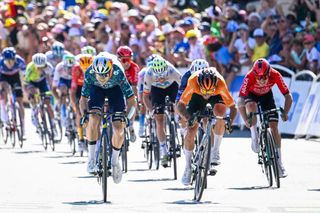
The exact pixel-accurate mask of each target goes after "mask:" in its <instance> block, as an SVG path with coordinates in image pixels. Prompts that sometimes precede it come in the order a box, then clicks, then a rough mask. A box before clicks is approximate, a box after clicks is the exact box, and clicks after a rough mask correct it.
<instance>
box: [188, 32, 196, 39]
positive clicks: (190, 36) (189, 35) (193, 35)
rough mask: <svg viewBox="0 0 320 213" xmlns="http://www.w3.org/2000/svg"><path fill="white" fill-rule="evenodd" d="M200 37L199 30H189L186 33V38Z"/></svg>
mask: <svg viewBox="0 0 320 213" xmlns="http://www.w3.org/2000/svg"><path fill="white" fill-rule="evenodd" d="M193 37H198V35H197V32H196V31H195V30H188V31H187V33H186V38H188V39H189V38H193Z"/></svg>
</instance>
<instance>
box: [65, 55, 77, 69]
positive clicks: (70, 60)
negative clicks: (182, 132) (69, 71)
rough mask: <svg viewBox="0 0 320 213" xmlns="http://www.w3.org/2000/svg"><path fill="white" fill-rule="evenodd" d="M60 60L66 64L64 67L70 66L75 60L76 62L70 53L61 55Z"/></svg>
mask: <svg viewBox="0 0 320 213" xmlns="http://www.w3.org/2000/svg"><path fill="white" fill-rule="evenodd" d="M62 62H63V65H64V66H66V67H69V68H70V67H72V66H73V65H74V64H75V62H76V59H75V57H74V56H73V55H70V54H66V55H64V56H63V58H62Z"/></svg>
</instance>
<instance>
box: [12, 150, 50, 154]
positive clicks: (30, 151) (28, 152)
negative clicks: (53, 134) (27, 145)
mask: <svg viewBox="0 0 320 213" xmlns="http://www.w3.org/2000/svg"><path fill="white" fill-rule="evenodd" d="M41 152H44V151H34V150H33V151H32V150H29V151H21V152H19V151H18V152H14V153H15V154H33V153H41Z"/></svg>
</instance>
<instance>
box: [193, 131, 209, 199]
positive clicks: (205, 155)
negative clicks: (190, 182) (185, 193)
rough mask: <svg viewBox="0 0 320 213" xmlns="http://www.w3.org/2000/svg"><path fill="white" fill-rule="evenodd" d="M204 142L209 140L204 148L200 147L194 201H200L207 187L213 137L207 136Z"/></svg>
mask: <svg viewBox="0 0 320 213" xmlns="http://www.w3.org/2000/svg"><path fill="white" fill-rule="evenodd" d="M202 140H207V142H205V141H204V142H205V143H202V141H201V144H205V146H204V147H200V149H202V150H200V152H201V153H199V159H198V162H197V163H196V165H197V174H196V180H195V187H194V200H196V201H198V202H199V201H200V200H201V197H202V195H203V191H204V189H205V188H206V186H207V174H208V169H209V165H210V147H211V136H210V135H205V136H204V137H203V139H202Z"/></svg>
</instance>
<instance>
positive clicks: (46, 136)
mask: <svg viewBox="0 0 320 213" xmlns="http://www.w3.org/2000/svg"><path fill="white" fill-rule="evenodd" d="M40 114H41V116H40V117H41V124H42V128H41V131H42V145H43V147H44V150H46V151H47V149H48V144H49V143H50V142H49V141H50V135H49V129H48V124H47V121H46V116H45V111H44V108H42V109H41V112H40Z"/></svg>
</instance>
